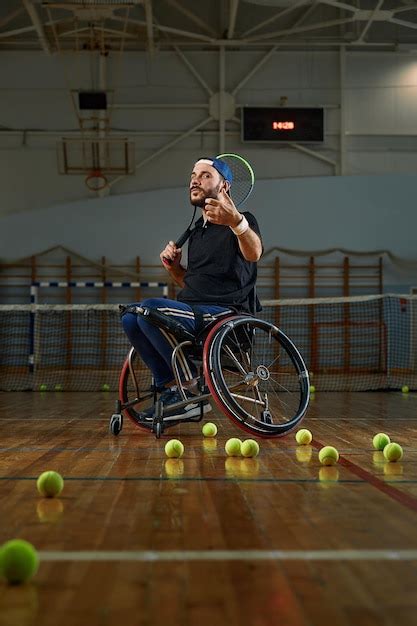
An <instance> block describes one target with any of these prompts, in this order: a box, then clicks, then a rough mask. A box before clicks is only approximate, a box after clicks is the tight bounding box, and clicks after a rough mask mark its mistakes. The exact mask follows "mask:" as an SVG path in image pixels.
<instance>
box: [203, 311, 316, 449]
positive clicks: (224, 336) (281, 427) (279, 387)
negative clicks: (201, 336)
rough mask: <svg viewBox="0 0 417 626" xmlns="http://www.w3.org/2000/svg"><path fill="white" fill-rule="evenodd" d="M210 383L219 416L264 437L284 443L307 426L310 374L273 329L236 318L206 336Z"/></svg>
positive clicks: (293, 349) (206, 369)
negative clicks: (291, 433)
mask: <svg viewBox="0 0 417 626" xmlns="http://www.w3.org/2000/svg"><path fill="white" fill-rule="evenodd" d="M203 365H204V374H205V378H206V383H207V385H208V387H209V389H210V392H211V393H212V395H213V399H214V401H215V402H216V404H217V405H218V407H219V408H220V410H221V411H222V412H223V413H225V414H226V415H227V416H228V417H230V418H231V419H232V420H233V421H234V422H236V424H237V425H238V426H240V427H241V428H243V429H244V430H246V431H247V432H250V433H251V434H252V435H256V436H260V437H280V436H283V435H285V434H287V433H288V432H289V431H290V430H292V429H293V428H295V426H297V424H298V423H299V422H300V421H301V420H302V418H303V416H304V414H305V412H306V410H307V406H308V401H309V388H310V384H309V378H308V371H307V368H306V366H305V363H304V361H303V359H302V357H301V354H300V353H299V351H298V350H297V348H296V346H295V345H294V344H293V342H292V341H291V340H290V339H289V338H288V337H287V336H286V335H285V334H284V333H283V332H282V331H281V330H280V329H279V328H277V327H276V326H274V324H271V323H270V322H267V321H264V320H260V319H256V318H253V317H249V316H248V317H242V316H240V317H234V318H232V319H229V320H226V321H223V322H220V323H219V324H217V325H216V326H215V327H214V328H213V329H212V331H211V332H210V333H209V335H208V336H207V339H206V342H205V346H204V356H203Z"/></svg>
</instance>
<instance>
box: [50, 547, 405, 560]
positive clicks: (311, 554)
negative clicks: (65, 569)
mask: <svg viewBox="0 0 417 626" xmlns="http://www.w3.org/2000/svg"><path fill="white" fill-rule="evenodd" d="M39 556H40V559H41V561H43V562H48V561H136V562H145V563H146V562H155V561H161V562H166V561H415V560H417V550H184V551H181V550H163V551H161V550H141V551H134V550H132V551H116V550H115V551H105V550H103V551H82V552H81V551H80V552H76V551H68V552H49V551H41V552H39Z"/></svg>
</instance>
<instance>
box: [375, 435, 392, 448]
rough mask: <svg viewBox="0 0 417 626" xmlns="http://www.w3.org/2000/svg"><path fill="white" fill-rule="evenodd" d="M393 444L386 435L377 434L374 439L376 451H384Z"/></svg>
mask: <svg viewBox="0 0 417 626" xmlns="http://www.w3.org/2000/svg"><path fill="white" fill-rule="evenodd" d="M390 442H391V439H390V438H389V436H388V435H386V434H385V433H377V434H376V435H375V437H374V438H373V439H372V445H373V446H374V448H375V450H383V449H384V448H385V446H387V445H388V444H389V443H390Z"/></svg>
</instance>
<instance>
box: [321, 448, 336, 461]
mask: <svg viewBox="0 0 417 626" xmlns="http://www.w3.org/2000/svg"><path fill="white" fill-rule="evenodd" d="M338 460H339V453H338V451H337V450H336V448H333V446H324V448H322V449H321V450H320V452H319V461H320V463H321V464H322V465H335V463H337V462H338Z"/></svg>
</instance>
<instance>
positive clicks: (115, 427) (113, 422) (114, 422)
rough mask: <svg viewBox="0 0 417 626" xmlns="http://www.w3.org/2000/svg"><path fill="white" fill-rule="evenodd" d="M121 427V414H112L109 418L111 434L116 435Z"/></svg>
mask: <svg viewBox="0 0 417 626" xmlns="http://www.w3.org/2000/svg"><path fill="white" fill-rule="evenodd" d="M122 428H123V416H122V415H119V414H115V415H112V416H111V418H110V424H109V430H110V432H111V434H112V435H114V436H115V437H117V435H119V434H120V432H121V430H122Z"/></svg>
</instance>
